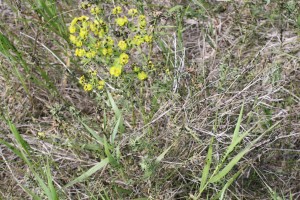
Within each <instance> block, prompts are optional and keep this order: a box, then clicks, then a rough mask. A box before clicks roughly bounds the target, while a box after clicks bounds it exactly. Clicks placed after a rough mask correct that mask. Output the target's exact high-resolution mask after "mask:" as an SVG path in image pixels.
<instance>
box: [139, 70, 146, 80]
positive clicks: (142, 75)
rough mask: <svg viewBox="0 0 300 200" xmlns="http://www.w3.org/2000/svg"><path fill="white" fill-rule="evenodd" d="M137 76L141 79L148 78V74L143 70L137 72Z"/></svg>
mask: <svg viewBox="0 0 300 200" xmlns="http://www.w3.org/2000/svg"><path fill="white" fill-rule="evenodd" d="M137 77H138V79H140V80H141V81H143V80H145V79H147V78H148V75H147V74H146V73H145V72H144V71H141V72H139V73H138V75H137Z"/></svg>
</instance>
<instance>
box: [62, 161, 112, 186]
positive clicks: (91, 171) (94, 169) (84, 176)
mask: <svg viewBox="0 0 300 200" xmlns="http://www.w3.org/2000/svg"><path fill="white" fill-rule="evenodd" d="M107 164H108V158H105V159H103V160H102V161H101V162H99V163H97V164H96V165H95V166H93V167H92V168H90V169H89V170H88V171H86V172H84V173H83V174H82V175H81V176H79V177H77V178H76V179H74V180H73V181H71V182H69V183H68V184H67V185H65V186H64V188H67V187H70V186H72V185H74V184H76V183H79V182H82V181H85V180H86V179H87V178H88V177H90V176H91V175H93V174H94V173H96V172H97V171H99V170H100V169H102V168H103V167H105V166H106V165H107Z"/></svg>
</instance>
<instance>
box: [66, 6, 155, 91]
mask: <svg viewBox="0 0 300 200" xmlns="http://www.w3.org/2000/svg"><path fill="white" fill-rule="evenodd" d="M80 8H81V9H85V10H87V11H89V13H90V15H89V16H86V15H82V16H80V17H75V18H74V19H73V20H72V21H71V23H70V25H69V32H70V36H69V40H70V42H71V43H72V44H73V45H74V47H75V51H74V55H75V56H76V57H78V58H80V60H81V61H82V64H83V65H84V66H88V65H87V64H88V63H97V64H96V66H97V71H98V73H100V74H99V75H100V76H101V77H103V78H104V79H105V80H106V79H109V76H110V77H120V76H123V74H124V76H125V75H126V74H128V75H130V74H133V75H134V76H136V78H137V79H138V80H140V81H144V80H146V79H147V78H148V74H147V73H148V71H149V70H152V69H151V68H149V67H148V68H147V67H146V68H145V67H138V66H135V67H133V65H132V61H131V60H132V59H134V58H133V57H131V56H130V55H137V54H136V52H142V51H138V49H141V48H146V47H147V45H150V44H151V43H152V34H151V33H149V32H148V30H147V20H146V16H145V15H141V14H139V12H138V10H137V9H135V8H131V9H129V10H127V12H126V11H125V12H123V9H122V7H121V6H116V7H114V8H112V10H111V14H109V15H110V17H107V15H106V13H105V12H104V10H107V9H103V8H100V7H99V6H96V5H93V4H91V3H89V2H87V1H85V2H83V3H82V4H81V6H80ZM140 57H141V58H142V59H140V60H139V58H136V57H135V59H138V62H139V63H140V64H141V65H143V64H142V63H143V62H145V61H143V58H146V56H140ZM83 70H84V71H85V72H87V71H88V69H83ZM98 73H97V72H96V71H94V72H93V73H87V74H89V75H88V76H87V75H83V76H81V77H80V78H79V84H80V85H82V87H83V89H84V90H85V91H87V92H89V91H92V90H96V89H98V90H102V89H103V88H104V87H105V81H104V80H100V79H99V78H98ZM108 75H109V76H108ZM118 80H119V79H118Z"/></svg>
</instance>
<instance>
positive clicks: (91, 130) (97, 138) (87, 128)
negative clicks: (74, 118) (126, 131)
mask: <svg viewBox="0 0 300 200" xmlns="http://www.w3.org/2000/svg"><path fill="white" fill-rule="evenodd" d="M79 121H80V122H81V124H82V125H83V126H84V128H85V129H86V130H87V131H88V132H89V133H90V134H91V135H92V136H93V137H94V138H95V139H96V140H97V142H98V143H99V144H101V145H103V138H101V137H100V136H99V135H98V133H96V131H94V130H93V129H91V128H90V127H89V126H88V125H86V124H85V123H84V122H83V121H82V120H81V119H79Z"/></svg>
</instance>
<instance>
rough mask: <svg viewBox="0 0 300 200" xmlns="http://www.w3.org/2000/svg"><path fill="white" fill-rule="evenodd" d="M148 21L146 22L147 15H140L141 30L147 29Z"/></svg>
mask: <svg viewBox="0 0 300 200" xmlns="http://www.w3.org/2000/svg"><path fill="white" fill-rule="evenodd" d="M146 25H147V21H146V16H145V15H140V16H139V26H140V28H141V29H144V28H146Z"/></svg>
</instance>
